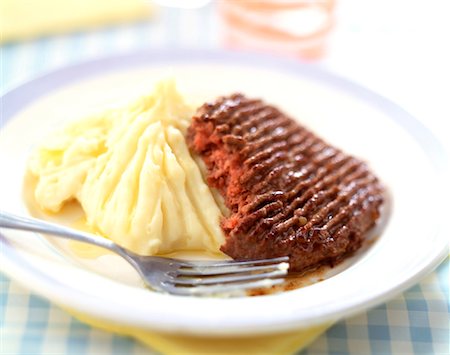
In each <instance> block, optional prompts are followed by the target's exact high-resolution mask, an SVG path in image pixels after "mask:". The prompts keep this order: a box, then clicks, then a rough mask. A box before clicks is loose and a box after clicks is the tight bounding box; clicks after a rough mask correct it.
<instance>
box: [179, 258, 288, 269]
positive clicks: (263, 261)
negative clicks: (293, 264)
mask: <svg viewBox="0 0 450 355" xmlns="http://www.w3.org/2000/svg"><path fill="white" fill-rule="evenodd" d="M287 261H289V257H288V256H280V257H278V258H272V259H258V260H243V261H236V260H220V261H216V260H205V261H188V260H186V261H183V262H181V265H182V266H185V267H196V266H198V267H202V266H205V267H219V266H229V265H230V264H232V265H236V266H247V265H255V266H256V265H260V264H268V263H272V264H275V263H281V262H287Z"/></svg>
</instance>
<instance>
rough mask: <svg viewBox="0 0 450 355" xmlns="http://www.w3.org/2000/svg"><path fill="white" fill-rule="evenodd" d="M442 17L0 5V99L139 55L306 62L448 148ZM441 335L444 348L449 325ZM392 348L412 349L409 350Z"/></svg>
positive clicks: (448, 79)
mask: <svg viewBox="0 0 450 355" xmlns="http://www.w3.org/2000/svg"><path fill="white" fill-rule="evenodd" d="M449 18H450V0H376V1H375V0H216V1H214V0H212V1H209V0H155V1H145V0H0V34H1V37H0V44H1V47H0V51H1V78H0V80H1V81H0V85H1V87H0V93H4V92H6V91H8V90H9V89H11V88H14V87H16V86H18V85H20V84H21V83H23V82H25V81H28V80H30V79H32V78H34V77H36V76H40V75H42V74H44V73H46V72H49V71H52V70H55V69H57V68H60V67H63V66H67V65H71V64H76V63H81V62H84V61H88V60H92V59H96V58H102V57H105V56H110V55H119V54H127V53H133V52H136V51H139V50H158V49H161V48H164V49H167V48H174V49H189V48H195V49H199V48H200V49H207V50H217V49H220V50H233V51H247V52H255V53H259V54H260V55H269V56H286V57H290V58H294V60H298V61H299V62H308V63H314V64H316V65H318V66H321V67H323V68H324V69H326V70H329V71H332V72H334V73H336V74H337V75H339V76H342V77H345V78H348V79H350V80H352V81H355V82H357V83H360V84H362V85H363V86H366V87H368V88H370V89H372V90H374V91H375V92H377V93H379V94H381V95H383V96H385V97H387V98H389V99H391V100H392V101H394V102H396V103H397V104H399V105H400V106H402V107H403V108H405V109H406V110H407V111H409V112H410V113H411V114H412V115H413V116H416V117H417V118H418V119H420V120H421V121H423V122H424V123H425V124H426V125H427V126H428V127H430V128H431V129H432V130H433V131H434V133H435V134H436V135H437V136H438V137H439V138H440V139H441V141H442V142H443V143H444V144H445V145H446V147H447V149H449V147H450V130H449V124H448V122H449V121H450V104H449V96H450V21H449ZM381 143H382V137H380V144H381ZM407 158H409V157H407ZM444 267H445V268H446V269H447V270H443V269H442V267H441V272H440V275H441V276H439V277H440V278H441V279H444V278H446V279H447V281H446V285H447V287H446V289H445V290H443V292H444V293H445V292H446V295H447V301H448V263H447V266H445V265H444ZM442 275H444V276H442ZM0 281H1V286H2V288H3V290H4V297H3V298H2V300H4V299H5V297H7V290H8V287H10V290H14V291H10V293H11V292H13V293H15V294H16V295H17V294H21V295H26V297H28V294H27V291H24V290H21V289H18V288H17V286H16V285H14V284H13V283H11V284H10V283H9V280H8V279H6V278H1V279H0ZM5 295H6V296H5ZM419 296H420V297H419ZM419 296H418V299H419V301H418V302H420V300H422V298H423V295H421V294H420V295H419ZM24 299H28V298H24ZM33 299H34V298H32V297H31V298H30V300H33ZM16 300H17V301H16V303H17V305H20V304H21V303H20V302H21V301H20V299H19V300H18V299H17V298H16ZM33 302H37V304H38V305H39V304H41V303H39V302H44V301H42V300H40V299H34V301H33ZM30 304H31V301H30ZM447 305H448V303H447ZM23 307H24V309H25V308H26V307H28V305H27V304H26V303H24V305H23ZM46 307H47V306H46ZM383 307H384V306H382V307H381V308H380V309H378V311H380V312H381V313H380V314H381V315H383V314H385V313H386V312H385V309H386V308H384V310H383ZM424 307H425V308H423V310H422V311H423V313H421V314H424V315H426V316H427V317H428V315H427V312H428V309H427V306H426V304H425V306H424ZM408 309H409V308H408ZM15 312H16V313H15V314H12V313H11V312H10V313H9V317H10V319H13V320H15V322H16V323H14V322H13V323H11V322H10V323H9V326H10V328H8V329H9V332H10V333H8V334H13V335H14V334H15V335H14V336H16V338H17V339H19V340H20V339H25V338H23V336H22V335H21V333H20V334H19V333H18V332H19V331H20V329H19V328H17V329H19V330H17V331H16V330H13V331H11V329H16V328H11V324H13V326H14V324H20V323H19V322H23V321H26V319H22V318H24V316H23V314H22V313H18V312H19V311H17V310H16V311H15ZM21 312H22V311H21ZM23 312H25V311H23ZM47 312H48V311H47ZM52 312H53V311H52ZM55 312H56V311H55ZM447 312H448V309H447ZM52 314H53V313H52ZM377 314H378V313H377ZM59 317H68V316H67V315H59ZM363 317H365V315H364V316H363ZM368 317H369V316H368ZM430 317H431V316H430ZM25 318H26V317H25ZM364 319H365V318H364ZM377 319H384V318H383V316H382V317H381V318H377ZM430 319H431V318H430ZM447 320H448V319H447ZM28 321H30V319H28ZM394 323H395V321H394V322H393V324H394ZM447 323H448V322H447ZM72 324H78V323H72ZM355 324H357V323H355ZM380 324H383V323H380ZM2 325H3V324H2ZM20 326H21V325H20ZM74 327H75V328H76V327H79V329H85V328H82V326H81V325H76V326H74ZM75 328H74V329H75ZM5 329H6V328H5ZM37 329H38V328H36V331H37ZM77 329H78V328H76V329H75V331H76V330H77ZM79 329H78V330H79ZM334 329H338V330H337V332H340V330H339V329H341V328H334ZM355 329H356V331H358V329H359V328H358V327H357V328H355ZM392 329H393V328H391V331H392ZM421 329H422V328H421ZM333 331H334V330H333V329H332V330H331V332H333ZM423 331H425V332H426V331H428V330H427V329H426V328H423V329H422V330H420V331H418V333H417V339H419V343H417V344H419V345H417V346H418V347H417V349H419V350H420V349H425V350H424V352H423V353H432V352H433V351H430V352H428V350H430V349H433V348H429V347H428V348H427V347H421V345H420V344H422V343H420V339H422V338H423V334H425V333H423ZM11 332H13V333H11ZM14 332H16V333H17V334H16V333H14ZM444 333H446V334H444ZM444 333H443V334H444V335H443V337H444V338H445V337H446V341H447V348H448V324H447V331H445V329H444ZM336 334H337V333H336ZM339 334H341V333H339ZM339 334H337V337H338V338H339V337H340V336H342V337H345V334H344V335H342V334H341V335H339ZM414 334H415V333H414ZM414 334H413V333H412V332H411V334H410V335H411V337H410V339H412V340H415V339H416V338H414V336H415V335H414ZM433 334H435V333H433ZM99 336H100V335H99ZM103 336H104V335H103ZM406 338H408V337H406ZM444 338H443V339H444ZM11 339H12V338H11ZM92 339H94V337H92ZM317 344H319V345H316V346H320V342H319V343H317ZM402 344H403V343H402ZM422 345H423V344H422ZM122 346H125V347H126V346H131V345H123V344H122ZM339 346H341V345H339ZM339 346H338V347H337V348H339V349H342V346H341V347H339ZM380 346H381V345H380ZM399 346H400V347H401V348H398V349H399V350H401V349H403V350H404V349H406V350H408V349H412V347H413V348H414V350H417V349H416V343H413V345H410V344H409V343H408V341H406V342H405V343H404V344H403V345H399ZM402 346H404V348H403V347H402ZM411 346H412V347H411ZM123 349H125V350H126V348H123ZM317 349H319V348H316V350H317ZM380 349H381V350H383V349H384V350H386V349H387V348H380ZM441 349H442V348H441ZM359 350H361V348H359ZM359 350H358V351H359ZM372 350H373V349H372ZM388 350H389V349H388ZM391 350H392V349H391ZM394 350H395V349H394ZM406 350H405V351H401V352H397V353H410V352H408V351H406ZM358 351H356V352H355V353H361V352H358ZM388 352H389V351H387V353H388ZM394 352H395V351H394ZM124 353H127V351H124ZM418 353H420V351H419V352H418Z"/></svg>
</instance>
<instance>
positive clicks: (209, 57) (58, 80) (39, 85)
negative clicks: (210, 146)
mask: <svg viewBox="0 0 450 355" xmlns="http://www.w3.org/2000/svg"><path fill="white" fill-rule="evenodd" d="M196 62H208V63H216V64H224V65H226V64H232V63H235V64H240V65H245V64H251V65H252V66H257V67H259V68H268V69H273V70H275V71H277V72H288V73H291V74H294V75H296V76H299V77H302V76H303V77H308V78H312V79H313V80H316V81H319V82H320V83H323V84H325V85H333V86H336V87H339V88H340V89H343V90H345V91H346V92H348V93H350V94H352V95H354V96H356V97H357V98H358V99H362V100H364V101H365V102H368V103H369V104H370V105H375V106H377V108H378V109H380V110H381V111H383V112H384V113H387V114H388V116H389V117H390V118H391V119H392V120H393V121H394V122H396V123H397V124H399V125H400V126H401V127H402V129H404V130H406V131H407V132H408V133H409V135H411V136H412V137H413V138H414V140H415V141H417V142H418V143H419V145H420V147H421V149H422V150H423V151H424V153H425V154H426V156H427V158H428V159H429V160H430V162H432V164H433V166H434V167H435V169H436V173H437V177H438V178H439V181H440V184H441V186H444V184H443V183H442V182H443V181H445V176H446V175H447V174H448V173H447V171H448V159H447V157H446V156H447V154H446V151H445V149H444V148H443V146H442V143H441V142H440V141H439V140H438V139H437V138H436V137H435V136H434V135H433V133H432V132H431V131H430V130H429V129H428V128H427V127H426V126H425V125H424V124H423V123H422V122H420V121H419V120H417V119H416V118H414V117H413V116H411V115H410V114H409V113H408V112H407V111H405V110H404V109H403V108H401V107H399V106H398V105H396V104H395V103H393V102H392V101H390V100H389V99H387V98H385V97H383V96H381V95H379V94H377V93H375V92H373V91H371V90H369V89H367V88H365V87H364V86H362V85H360V84H357V83H355V82H353V81H350V80H348V79H345V78H343V77H341V76H339V75H336V74H333V73H331V72H329V71H327V70H325V69H323V68H320V67H318V66H317V65H315V64H305V63H299V62H297V61H294V60H291V59H283V58H278V57H276V58H275V57H269V56H261V55H256V54H252V53H242V52H241V53H236V52H227V51H221V50H173V49H171V50H156V51H155V50H145V51H139V52H136V53H130V54H125V55H115V56H107V57H104V58H100V59H96V60H91V61H86V62H82V63H79V64H75V65H69V66H65V67H62V68H60V69H57V70H54V71H51V72H47V73H44V74H43V75H40V76H38V77H35V78H34V79H31V80H29V81H27V82H25V83H22V84H20V85H18V86H16V87H15V88H12V89H11V90H9V91H8V92H6V93H5V94H4V95H3V96H2V97H1V98H0V99H1V101H2V106H3V108H2V120H1V122H0V129H1V128H2V127H3V126H4V125H5V124H6V123H7V122H8V121H9V120H10V119H11V118H12V117H13V116H14V115H16V114H17V113H18V112H19V111H20V110H21V108H22V107H23V108H24V107H27V106H28V105H29V104H30V103H32V102H33V101H35V100H37V99H38V98H40V97H41V96H43V95H46V94H48V93H49V92H52V91H54V90H57V89H58V88H60V87H64V86H66V85H71V84H74V83H76V82H77V81H82V80H83V79H86V78H93V77H95V76H97V75H102V74H105V73H108V72H109V71H112V72H113V71H114V70H116V69H121V70H123V69H127V68H131V67H136V66H137V65H140V66H143V67H145V66H151V65H155V64H158V63H159V64H163V65H167V64H173V63H183V64H186V63H196ZM425 147H426V148H425ZM437 233H444V230H443V226H442V224H441V225H440V229H439V231H438V232H437ZM0 247H1V254H3V258H2V259H3V262H2V269H3V270H4V271H5V272H6V274H8V275H9V276H10V277H11V278H13V279H15V280H16V281H18V282H19V283H21V284H24V285H26V287H27V288H30V289H32V290H33V291H34V292H36V293H38V294H40V295H43V296H45V297H46V298H48V299H50V300H51V301H53V302H55V303H57V304H59V305H64V306H66V307H71V306H72V305H76V307H75V308H73V309H77V310H80V309H81V310H87V311H88V313H90V314H94V316H96V317H98V318H101V319H109V320H114V321H116V322H118V323H121V324H128V325H133V326H139V327H144V328H148V329H158V330H161V331H171V330H173V329H177V324H176V322H172V323H170V322H168V323H167V324H155V321H153V322H148V323H145V322H130V319H127V320H124V319H118V318H117V317H108V316H106V315H110V313H109V312H107V313H105V310H104V309H100V308H98V309H96V311H94V312H92V307H90V303H91V302H95V300H92V297H91V295H88V294H86V298H85V299H83V300H79V299H78V298H76V297H73V296H74V295H73V294H71V292H69V290H67V289H66V288H65V287H64V285H62V284H59V283H58V282H56V283H55V280H53V279H52V278H51V277H50V276H49V275H46V274H44V273H41V272H40V271H38V270H34V269H32V268H27V269H24V268H23V267H22V268H21V267H20V264H22V265H23V262H24V261H23V260H20V255H14V253H15V251H14V249H13V248H12V247H11V246H10V245H9V243H8V241H7V238H6V237H5V236H4V235H2V234H1V233H0ZM447 248H448V246H447ZM447 248H445V247H443V248H441V249H438V250H436V251H435V253H434V254H433V255H432V257H431V256H430V260H428V262H427V263H425V262H423V263H422V264H425V265H422V267H421V268H420V271H419V272H417V273H416V274H414V275H412V276H411V277H410V278H409V279H406V280H404V282H402V283H401V284H399V285H397V287H395V288H391V289H390V290H389V291H388V292H385V293H384V294H381V295H378V296H377V297H372V298H371V299H369V300H368V301H367V300H366V302H365V303H361V304H358V305H353V306H352V307H349V306H348V307H347V308H345V309H343V310H341V311H340V312H334V313H332V314H328V315H326V316H322V317H319V318H317V319H312V320H311V322H309V323H308V324H307V325H304V326H311V325H313V324H321V323H324V322H328V321H334V320H336V319H337V318H340V317H343V316H348V315H352V314H355V313H357V312H359V311H362V310H364V309H367V308H370V307H373V306H375V305H377V304H380V303H382V302H384V301H386V300H387V299H389V298H390V297H392V296H394V295H395V294H398V293H400V292H401V291H403V290H405V289H407V288H408V287H410V286H412V285H413V284H414V283H415V282H417V281H418V280H419V279H420V278H422V277H423V276H425V275H426V274H428V273H429V272H431V271H432V270H433V269H435V268H436V267H437V266H438V265H439V264H440V262H441V261H443V260H444V258H445V257H446V256H447ZM5 251H7V252H6V253H5ZM17 257H19V259H17ZM25 262H26V260H25ZM5 266H6V267H5ZM43 280H45V281H43ZM43 282H44V284H43ZM61 286H63V287H61ZM77 291H78V292H79V291H80V290H79V289H77ZM69 301H70V302H69ZM67 303H69V304H67ZM273 323H275V324H262V325H261V324H260V325H257V326H254V327H253V328H252V329H238V330H237V331H236V329H234V330H233V329H220V331H217V330H216V329H211V328H209V327H208V324H203V325H198V324H197V325H192V327H193V329H191V330H192V333H201V334H203V335H215V336H218V335H227V334H228V335H229V334H236V335H240V334H242V335H244V334H261V333H274V332H281V331H286V330H292V329H295V328H301V327H302V326H301V325H299V324H298V323H296V322H295V321H293V322H290V323H289V322H287V323H286V322H285V323H280V322H278V323H277V322H273ZM194 328H195V329H194ZM205 330H208V334H204V331H205Z"/></svg>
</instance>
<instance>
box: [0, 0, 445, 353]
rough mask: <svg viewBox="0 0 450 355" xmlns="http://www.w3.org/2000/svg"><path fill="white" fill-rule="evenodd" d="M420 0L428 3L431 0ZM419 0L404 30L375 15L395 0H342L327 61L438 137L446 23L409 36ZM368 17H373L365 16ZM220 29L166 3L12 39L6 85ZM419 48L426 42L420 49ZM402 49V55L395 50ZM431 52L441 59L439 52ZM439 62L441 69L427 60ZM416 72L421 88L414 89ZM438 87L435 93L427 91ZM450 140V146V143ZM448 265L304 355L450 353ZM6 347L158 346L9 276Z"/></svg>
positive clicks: (0, 323)
mask: <svg viewBox="0 0 450 355" xmlns="http://www.w3.org/2000/svg"><path fill="white" fill-rule="evenodd" d="M400 2H401V3H403V5H405V1H400ZM376 3H380V2H376ZM417 3H419V5H420V6H425V3H426V2H425V1H418V2H417ZM417 3H416V5H415V7H414V8H413V9H412V10H411V9H410V10H411V11H412V15H410V16H409V17H405V19H404V25H403V26H395V20H394V19H392V20H391V22H389V18H388V21H387V22H383V26H382V27H379V26H380V25H379V24H378V22H376V21H375V20H374V17H375V18H376V14H378V15H380V14H382V12H380V6H382V5H383V4H384V5H387V2H385V1H381V5H380V4H379V5H378V6H379V7H377V8H373V9H370V8H367V7H365V8H364V9H363V8H362V7H361V5H360V2H357V1H355V0H352V1H350V0H346V1H344V0H343V1H342V2H341V4H340V6H338V9H337V16H338V20H340V23H339V21H338V25H337V26H336V28H335V30H334V32H333V34H332V36H331V38H330V45H329V50H328V53H327V55H326V56H325V57H324V58H323V59H321V60H320V61H319V63H318V65H321V66H323V67H325V68H328V69H331V70H332V71H334V72H337V73H339V74H340V75H342V76H345V77H348V78H350V79H352V80H355V81H358V82H360V83H362V84H363V85H365V86H368V87H369V88H372V89H374V90H375V91H378V92H381V93H383V94H384V95H385V96H388V97H389V98H391V99H393V100H394V101H397V102H398V103H400V105H402V106H403V107H405V108H406V109H407V110H409V111H410V112H412V113H413V114H414V115H416V116H417V117H418V118H419V119H422V120H423V121H424V122H425V123H426V124H427V125H428V126H429V127H430V128H431V129H432V130H434V131H435V133H436V135H437V136H438V137H440V138H444V137H447V138H448V133H449V132H448V127H447V124H446V123H445V119H444V118H445V117H447V119H448V117H450V109H449V107H448V106H449V105H448V104H446V103H445V100H446V98H445V94H444V93H445V92H447V94H448V92H450V90H448V88H449V84H448V83H450V73H448V72H447V71H446V70H445V68H446V65H445V63H448V62H450V54H449V53H447V52H445V53H444V52H443V51H439V52H437V51H438V49H437V48H436V47H430V46H431V45H430V43H429V41H427V40H426V39H427V38H428V37H429V36H433V38H435V39H439V37H438V34H439V33H441V32H442V28H441V27H439V26H440V24H436V23H437V22H438V21H434V22H433V21H430V23H429V27H427V31H428V32H427V31H425V34H423V32H424V31H423V29H422V30H421V32H420V36H415V42H414V43H411V41H408V40H405V38H406V39H408V38H410V36H409V35H408V34H410V33H411V31H415V30H417V31H418V29H417V28H416V27H414V25H413V22H414V21H413V19H414V14H418V13H420V12H421V10H422V8H421V7H420V6H419V5H417ZM428 4H429V2H428ZM433 4H434V5H435V6H434V8H433V11H432V13H433V14H435V15H436V16H438V18H439V14H440V13H441V11H439V10H440V9H441V8H440V7H438V8H437V9H436V4H437V5H440V6H441V7H444V5H445V1H434V2H433ZM366 5H367V6H369V5H368V4H367V3H366ZM371 6H374V5H371ZM397 6H398V4H397ZM350 9H351V10H352V11H350ZM376 11H378V13H377V12H376ZM397 11H400V9H397ZM414 11H415V12H414ZM350 13H352V15H350ZM367 13H370V14H371V16H365V15H367ZM374 14H375V15H374ZM391 15H392V14H391ZM391 17H392V16H391ZM185 28H188V29H189V30H188V31H185V30H184V29H185ZM218 31H219V29H218V25H217V20H216V18H215V12H214V7H213V6H207V7H205V8H202V9H200V10H195V11H193V10H178V9H163V10H162V11H161V13H160V14H159V17H158V18H155V19H153V20H152V21H150V22H141V23H135V24H128V25H121V26H115V27H109V28H105V29H99V30H95V31H89V32H79V33H73V34H68V35H57V36H53V37H46V38H42V39H37V40H32V41H26V42H20V43H10V44H7V45H4V46H3V47H1V55H2V77H1V80H2V81H1V91H2V92H5V91H7V90H8V89H9V88H11V87H14V86H16V85H19V84H20V83H23V82H25V81H27V80H29V79H31V78H33V77H36V76H37V75H40V74H42V73H45V72H48V71H51V70H53V69H56V68H60V67H63V66H65V65H68V64H74V63H79V62H83V61H86V60H90V59H94V58H98V57H103V56H107V55H113V54H120V53H130V52H133V51H136V50H140V49H144V48H145V49H149V48H150V49H151V48H155V49H156V48H168V47H169V48H191V47H192V48H209V49H214V48H219V47H220V46H221V44H220V41H219V39H218V38H219V37H218ZM444 33H445V31H444ZM447 33H448V32H447ZM416 34H417V33H416ZM427 36H428V37H427ZM400 41H401V42H400ZM398 43H401V44H402V48H401V50H399V48H398ZM418 45H420V46H422V47H421V51H420V53H419V52H418V51H417V46H418ZM393 51H395V56H391V55H389V54H392V53H393ZM432 54H436V55H435V56H432V57H430V55H432ZM437 54H439V55H437ZM431 61H432V63H433V65H430V64H428V63H430V62H431ZM374 68H376V69H374ZM412 73H414V77H415V80H416V81H417V83H420V85H411V82H410V81H409V80H408V79H409V77H410V76H411V74H412ZM430 88H432V89H433V95H430V94H429V93H428V91H429V89H430ZM419 98H420V99H419ZM442 140H443V141H444V139H442ZM446 146H447V149H448V143H447V144H446ZM448 270H449V261H448V260H446V261H445V262H444V263H443V264H441V266H440V267H439V268H438V269H437V270H436V271H435V272H433V273H432V274H431V275H429V276H428V277H426V278H425V279H424V280H422V282H420V283H419V284H418V285H416V286H414V287H413V288H411V289H409V290H408V291H406V292H404V293H403V294H401V295H399V296H398V297H396V298H394V299H392V300H391V301H389V302H387V303H386V304H383V305H381V306H378V307H376V308H375V309H372V310H370V311H368V312H365V313H362V314H360V315H358V316H355V317H352V318H349V319H346V320H343V321H341V322H339V323H337V324H335V325H334V326H333V327H331V328H330V329H329V330H328V331H327V332H326V333H324V334H323V335H322V336H320V337H319V338H318V339H317V340H316V341H315V342H314V343H313V344H311V345H310V346H309V347H308V348H307V349H305V350H303V351H302V352H301V354H337V353H340V354H390V353H392V354H414V353H416V354H448V353H449V322H448V320H449V290H448V278H449V275H448ZM0 353H1V354H30V355H31V354H84V353H86V354H149V353H154V352H152V351H151V350H149V349H148V348H145V347H143V346H142V345H140V344H139V343H137V342H135V341H134V340H132V339H130V338H126V337H120V336H116V335H113V334H109V333H106V332H103V331H100V330H97V329H94V328H91V327H89V326H87V325H84V324H82V323H80V322H79V321H77V320H76V319H74V318H73V317H71V316H70V315H68V314H67V313H65V312H64V311H62V310H61V309H59V308H58V307H56V306H54V305H52V304H50V303H49V302H48V301H46V300H45V299H43V298H41V297H39V296H37V295H34V294H31V293H30V292H29V291H27V290H26V289H24V288H22V287H21V286H19V285H18V284H17V283H16V282H14V281H11V280H10V279H8V278H7V277H5V276H1V275H0Z"/></svg>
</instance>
